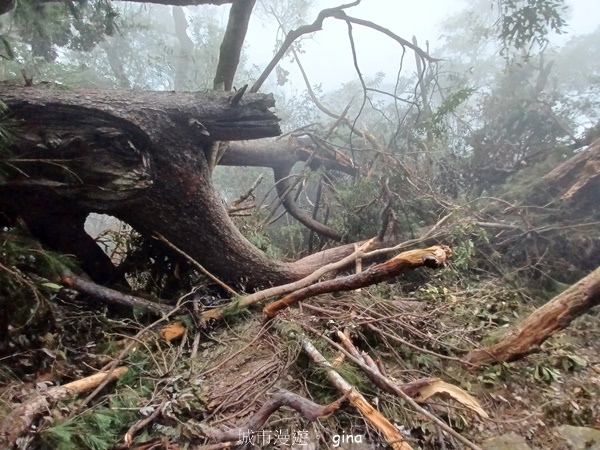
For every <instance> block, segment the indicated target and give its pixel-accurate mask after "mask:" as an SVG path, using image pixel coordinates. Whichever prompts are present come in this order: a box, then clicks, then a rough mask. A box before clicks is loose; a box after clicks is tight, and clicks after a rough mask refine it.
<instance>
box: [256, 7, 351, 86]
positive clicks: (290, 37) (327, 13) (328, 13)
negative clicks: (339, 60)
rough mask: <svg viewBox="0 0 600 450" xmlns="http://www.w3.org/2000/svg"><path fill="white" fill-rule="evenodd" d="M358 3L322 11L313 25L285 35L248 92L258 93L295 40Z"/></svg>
mask: <svg viewBox="0 0 600 450" xmlns="http://www.w3.org/2000/svg"><path fill="white" fill-rule="evenodd" d="M359 3H360V0H356V1H354V2H352V3H348V4H346V5H340V6H337V7H335V8H327V9H324V10H322V11H321V12H320V13H319V15H318V16H317V18H316V19H315V21H314V22H313V23H311V24H310V25H302V26H301V27H298V28H296V29H295V30H292V31H290V32H289V33H288V34H287V36H286V37H285V40H284V41H283V44H281V47H280V48H279V50H278V51H277V53H276V54H275V56H274V57H273V59H272V60H271V62H270V63H269V64H268V65H267V67H266V68H265V70H264V71H263V73H261V74H260V76H259V77H258V80H256V82H255V83H254V86H252V89H250V92H251V93H255V92H258V90H259V89H260V87H261V86H262V85H263V83H264V82H265V80H266V79H267V78H268V77H269V75H270V74H271V72H272V71H273V69H274V68H275V66H276V65H277V64H278V63H279V61H280V60H281V59H282V58H283V57H284V55H285V53H286V52H287V51H288V49H289V48H290V46H291V45H292V44H293V43H294V41H295V40H296V39H298V38H299V37H300V36H303V35H305V34H310V33H314V32H316V31H320V30H321V29H322V28H323V21H324V20H325V19H326V18H327V17H336V15H337V14H339V13H340V12H342V11H343V10H344V9H346V8H351V7H353V6H356V5H358V4H359Z"/></svg>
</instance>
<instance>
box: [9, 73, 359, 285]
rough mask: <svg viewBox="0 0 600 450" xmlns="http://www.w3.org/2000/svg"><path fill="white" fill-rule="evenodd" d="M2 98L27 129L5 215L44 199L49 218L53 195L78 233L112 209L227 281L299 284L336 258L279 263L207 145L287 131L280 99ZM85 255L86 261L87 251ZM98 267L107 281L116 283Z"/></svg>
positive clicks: (20, 93) (39, 93)
mask: <svg viewBox="0 0 600 450" xmlns="http://www.w3.org/2000/svg"><path fill="white" fill-rule="evenodd" d="M0 98H2V100H3V101H4V102H5V103H6V104H7V105H8V108H9V113H10V115H11V116H12V117H13V118H15V119H16V120H18V121H19V123H20V133H19V136H18V139H17V140H16V141H15V142H14V144H13V145H11V147H10V149H9V150H10V151H11V153H12V155H13V156H12V157H11V158H9V159H8V160H5V161H4V163H5V164H3V169H4V171H5V172H6V177H5V179H4V181H3V183H2V184H0V208H1V209H2V211H3V212H5V213H6V212H7V211H13V212H15V211H16V215H19V216H23V211H24V210H25V209H27V208H28V207H27V202H28V201H29V200H27V199H28V197H30V196H31V195H33V194H32V193H36V195H38V196H40V198H41V199H42V200H41V201H39V202H38V203H37V204H36V205H35V208H32V209H31V212H32V213H36V214H37V213H39V217H35V218H30V219H28V220H27V221H28V222H30V223H33V221H34V219H35V220H37V221H39V220H40V218H42V220H43V218H44V216H47V215H48V214H50V213H51V212H52V211H54V210H55V204H53V203H54V202H53V201H52V200H51V199H52V198H59V199H61V201H62V203H63V204H64V205H65V208H66V209H65V212H62V213H61V217H64V218H65V220H67V219H68V218H69V217H71V216H73V220H70V221H69V223H70V225H69V226H70V227H71V229H73V230H74V229H77V228H78V227H79V222H80V219H81V217H84V216H85V214H87V213H89V212H101V213H107V214H111V215H113V216H115V217H117V218H119V219H121V220H123V221H125V222H127V223H128V224H130V225H131V226H133V227H134V228H135V229H136V230H137V231H139V232H140V233H142V234H143V235H145V236H153V235H154V234H155V233H157V232H158V233H160V234H161V235H163V236H164V237H165V238H166V239H168V240H169V241H170V242H172V243H173V244H175V245H176V246H177V247H178V248H181V249H184V250H185V251H186V252H187V253H188V254H189V255H191V256H192V257H193V258H194V259H196V260H197V261H198V262H199V263H200V264H202V265H203V266H204V267H206V268H207V269H208V270H209V271H210V272H212V273H213V274H214V275H216V276H217V277H218V278H220V279H222V280H224V281H226V282H230V283H236V284H237V285H240V283H241V284H242V285H243V286H245V287H247V288H251V287H256V286H270V285H277V284H283V283H287V282H290V281H294V280H297V279H299V278H302V277H304V276H306V275H308V274H309V273H311V272H312V271H313V270H314V269H315V268H316V267H319V266H320V265H322V264H326V263H327V262H330V261H331V260H330V259H324V256H326V255H327V254H324V255H321V256H322V257H321V258H320V259H319V260H318V261H317V260H314V259H313V260H308V262H313V264H312V265H311V264H307V261H300V262H298V263H297V264H294V263H282V262H278V261H272V260H269V259H268V258H267V257H266V256H265V255H264V254H263V253H262V252H261V251H259V250H258V249H256V248H255V247H254V246H253V245H251V244H250V243H249V242H248V241H247V240H246V239H245V238H244V237H243V236H242V234H241V233H240V232H239V231H238V230H237V228H236V227H235V226H234V225H233V223H232V222H231V220H230V218H229V216H228V214H227V211H226V210H225V208H224V205H223V203H222V202H221V199H220V197H219V196H218V194H217V193H216V192H215V190H214V188H213V185H212V182H211V171H210V168H209V165H208V163H207V158H206V155H205V149H208V148H209V147H210V146H211V145H212V143H213V142H214V141H235V140H249V139H258V138H263V137H270V136H276V135H277V134H279V133H280V130H279V125H278V122H279V119H278V118H277V117H276V116H275V115H274V114H273V113H272V112H271V111H270V110H269V108H271V107H272V106H273V105H274V101H273V98H272V97H271V96H269V95H262V94H249V95H245V96H244V97H243V98H242V99H241V101H240V102H239V103H237V104H232V102H231V94H228V93H214V92H207V93H174V92H136V91H125V90H123V91H120V90H111V91H100V90H63V89H59V88H48V87H39V86H37V87H16V86H10V85H6V84H4V85H1V86H0ZM207 151H208V150H207ZM299 153H302V152H299ZM306 153H308V154H310V153H309V152H306V151H304V153H303V154H306ZM279 154H281V155H284V154H285V152H280V153H279ZM273 155H274V153H271V157H272V158H271V159H270V160H269V161H270V162H269V164H270V165H272V164H274V163H275V162H274V161H276V158H275V159H273ZM288 157H289V156H288V155H285V158H288ZM321 159H322V160H325V159H326V158H325V157H322V158H321ZM229 162H230V163H231V158H230V160H229ZM6 163H8V164H6ZM331 164H334V165H335V164H336V163H335V161H333V162H331ZM69 206H70V208H72V210H73V211H72V213H68V212H67V210H68V209H69ZM13 216H14V214H13ZM13 218H14V217H13ZM44 223H45V227H46V228H47V229H51V228H53V227H54V228H58V229H60V228H64V227H63V226H62V225H61V224H60V221H55V220H50V219H47V220H46V222H44ZM67 237H68V236H67ZM56 243H57V242H56ZM56 243H55V244H56ZM71 247H72V246H71ZM59 250H61V248H59ZM70 250H73V249H72V248H70ZM351 252H352V249H351V248H348V249H347V251H346V249H345V248H344V249H343V251H342V252H341V253H342V254H344V253H348V254H349V253H351ZM73 253H75V254H76V255H78V256H80V257H81V255H80V254H79V253H80V251H79V248H75V251H74V252H73ZM339 253H340V252H339V251H337V252H334V253H332V255H333V254H335V255H339ZM89 270H90V271H91V272H92V273H90V276H92V278H93V279H94V280H95V281H100V282H103V281H105V279H104V277H99V276H96V275H97V274H96V270H95V269H93V268H91V269H89Z"/></svg>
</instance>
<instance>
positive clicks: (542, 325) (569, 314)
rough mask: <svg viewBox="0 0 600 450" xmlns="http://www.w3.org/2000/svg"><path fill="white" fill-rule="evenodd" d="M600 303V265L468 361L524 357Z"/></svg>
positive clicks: (484, 362) (468, 358) (478, 350)
mask: <svg viewBox="0 0 600 450" xmlns="http://www.w3.org/2000/svg"><path fill="white" fill-rule="evenodd" d="M599 304H600V268H598V269H596V270H595V271H593V272H592V273H591V274H589V275H588V276H587V277H585V278H583V279H581V280H580V281H579V282H577V283H575V284H574V285H573V286H571V287H570V288H568V289H567V290H566V291H564V292H563V293H562V294H559V295H557V296H556V297H554V298H553V299H552V300H551V301H549V302H548V303H546V304H545V305H544V306H542V307H541V308H538V309H536V310H535V311H534V312H533V313H532V314H531V315H530V316H529V317H527V318H526V319H525V320H523V322H521V323H520V324H519V325H517V326H516V327H514V328H513V329H512V330H510V331H509V332H508V333H507V334H506V336H504V338H502V340H501V341H500V342H498V343H497V344H494V345H492V346H490V347H487V348H481V349H477V350H473V351H472V352H471V353H469V354H468V355H467V357H466V358H465V361H467V362H469V363H471V364H475V365H486V364H493V363H495V362H501V361H506V362H510V361H515V360H517V359H520V358H523V357H524V356H527V355H528V354H530V353H533V352H534V351H536V350H537V349H538V348H539V346H540V345H542V343H543V342H544V341H545V340H546V339H548V338H549V337H550V336H551V335H552V334H553V333H555V332H557V331H560V330H562V329H564V328H566V327H567V326H569V324H570V323H571V322H572V321H573V320H575V319H576V318H577V317H579V316H580V315H581V314H583V313H585V312H586V311H588V310H589V309H591V308H593V307H594V306H597V305H599Z"/></svg>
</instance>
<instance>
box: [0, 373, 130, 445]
mask: <svg viewBox="0 0 600 450" xmlns="http://www.w3.org/2000/svg"><path fill="white" fill-rule="evenodd" d="M125 373H127V367H117V368H115V369H114V370H113V371H112V372H110V373H106V372H99V373H96V374H94V375H91V376H89V377H86V378H82V379H81V380H77V381H73V382H71V383H67V384H65V385H64V386H56V387H53V388H50V389H48V390H47V391H44V392H37V393H36V394H34V395H33V397H32V398H31V399H29V400H27V401H26V402H25V403H23V404H22V405H21V406H19V407H18V408H15V409H14V410H13V411H12V412H11V413H10V414H9V415H8V416H7V417H6V418H5V419H4V421H3V422H2V425H0V445H1V446H2V448H12V447H13V446H14V445H15V443H16V442H17V438H18V437H19V436H20V435H21V434H24V433H25V432H26V431H27V429H28V428H29V426H30V425H31V423H32V422H33V419H34V418H35V417H36V416H37V415H39V414H42V413H43V412H44V411H47V410H48V409H50V405H51V404H52V403H56V402H58V401H59V400H64V399H66V398H69V397H73V396H75V395H78V394H82V393H84V392H87V391H89V390H91V389H94V388H95V387H97V386H99V385H100V384H101V383H103V382H104V381H105V380H106V378H107V377H109V379H110V381H112V380H117V379H119V378H121V377H122V376H123V375H125Z"/></svg>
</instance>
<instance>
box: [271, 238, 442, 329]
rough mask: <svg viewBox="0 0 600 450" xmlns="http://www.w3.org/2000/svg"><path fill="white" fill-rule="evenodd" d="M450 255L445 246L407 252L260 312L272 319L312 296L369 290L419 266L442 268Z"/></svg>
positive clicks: (298, 293)
mask: <svg viewBox="0 0 600 450" xmlns="http://www.w3.org/2000/svg"><path fill="white" fill-rule="evenodd" d="M451 255H452V250H451V249H450V247H447V246H445V245H436V246H433V247H429V248H425V249H417V250H409V251H406V252H403V253H400V254H399V255H397V256H395V257H393V258H391V259H389V260H388V261H386V262H384V263H382V264H377V265H375V266H373V267H371V268H369V269H367V270H365V271H364V272H361V273H357V274H354V275H348V276H346V277H340V278H335V279H333V280H326V281H322V282H320V283H316V284H313V285H311V286H307V287H305V288H303V289H301V290H298V291H296V292H293V293H291V294H289V295H287V296H285V297H284V298H282V299H281V300H278V301H276V302H273V303H270V304H268V305H267V306H266V307H265V308H264V309H263V312H264V313H265V314H266V316H267V317H269V318H272V317H275V315H276V314H277V313H278V312H279V311H281V310H282V309H285V308H288V307H290V306H292V305H294V304H295V303H298V302H299V301H302V300H305V299H307V298H310V297H314V296H315V295H320V294H325V293H329V292H341V291H351V290H353V289H358V288H361V287H365V286H370V285H372V284H376V283H380V282H382V281H385V280H389V279H390V278H393V277H396V276H398V275H400V274H402V273H404V272H407V271H409V270H413V269H416V268H419V267H423V266H427V267H431V268H438V267H441V266H443V265H444V263H445V262H446V260H447V259H448V258H449V257H450V256H451Z"/></svg>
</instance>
